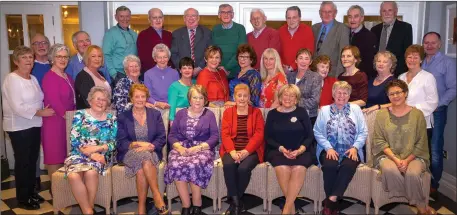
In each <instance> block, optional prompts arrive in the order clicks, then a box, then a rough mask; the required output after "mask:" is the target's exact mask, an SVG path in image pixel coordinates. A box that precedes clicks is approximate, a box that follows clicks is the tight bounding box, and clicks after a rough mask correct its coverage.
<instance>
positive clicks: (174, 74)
mask: <svg viewBox="0 0 457 215" xmlns="http://www.w3.org/2000/svg"><path fill="white" fill-rule="evenodd" d="M177 80H179V73H178V71H176V70H175V69H173V68H171V67H167V68H165V69H160V68H159V67H157V66H154V67H152V68H151V69H149V70H148V71H146V73H144V84H145V85H146V87H147V88H148V90H149V94H150V97H149V99H148V102H149V103H151V104H154V103H155V102H156V101H159V102H166V103H168V88H169V87H170V85H171V84H172V83H173V82H175V81H177Z"/></svg>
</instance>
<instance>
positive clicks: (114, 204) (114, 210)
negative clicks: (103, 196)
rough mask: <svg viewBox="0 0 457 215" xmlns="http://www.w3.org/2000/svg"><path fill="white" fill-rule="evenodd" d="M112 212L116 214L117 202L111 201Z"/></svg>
mask: <svg viewBox="0 0 457 215" xmlns="http://www.w3.org/2000/svg"><path fill="white" fill-rule="evenodd" d="M113 212H114V214H117V201H116V200H114V199H113Z"/></svg>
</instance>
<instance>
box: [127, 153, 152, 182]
mask: <svg viewBox="0 0 457 215" xmlns="http://www.w3.org/2000/svg"><path fill="white" fill-rule="evenodd" d="M143 161H151V162H152V164H153V165H154V166H156V167H157V165H158V164H159V157H158V156H157V154H156V153H155V152H149V151H142V152H137V151H135V150H129V151H128V152H127V153H126V154H125V157H124V161H123V162H124V164H125V175H126V176H127V177H129V178H130V177H133V176H135V175H136V173H137V172H138V170H140V169H141V168H143Z"/></svg>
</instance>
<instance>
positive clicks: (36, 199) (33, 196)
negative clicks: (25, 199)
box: [30, 193, 44, 204]
mask: <svg viewBox="0 0 457 215" xmlns="http://www.w3.org/2000/svg"><path fill="white" fill-rule="evenodd" d="M30 199H32V200H33V201H35V202H38V204H40V203H43V202H44V199H43V197H41V196H40V195H38V194H37V193H34V194H32V195H31V196H30Z"/></svg>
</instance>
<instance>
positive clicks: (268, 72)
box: [260, 48, 287, 108]
mask: <svg viewBox="0 0 457 215" xmlns="http://www.w3.org/2000/svg"><path fill="white" fill-rule="evenodd" d="M260 61H261V62H260V76H261V77H262V92H261V93H260V107H263V108H276V107H278V106H279V101H278V96H277V95H276V94H277V93H276V91H277V90H279V88H281V87H282V86H283V85H285V84H287V79H286V74H285V73H284V69H283V67H282V64H281V57H279V54H278V51H276V49H273V48H268V49H265V51H264V52H263V54H262V59H261V60H260Z"/></svg>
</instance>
